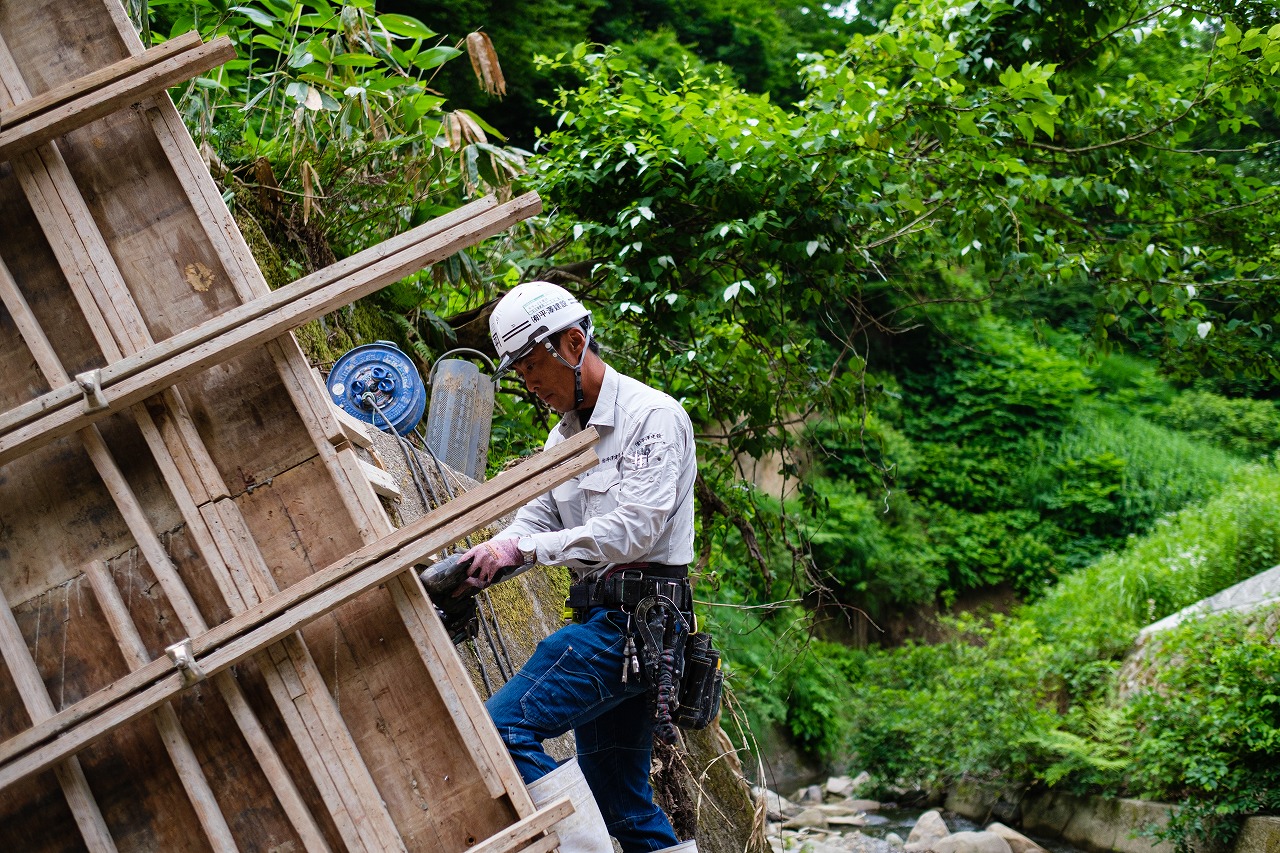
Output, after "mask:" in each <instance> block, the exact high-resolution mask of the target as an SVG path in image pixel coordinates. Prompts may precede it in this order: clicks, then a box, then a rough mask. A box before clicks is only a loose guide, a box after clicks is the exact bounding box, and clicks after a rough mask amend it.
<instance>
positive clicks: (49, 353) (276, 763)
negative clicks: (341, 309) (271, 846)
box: [0, 262, 328, 851]
mask: <svg viewBox="0 0 1280 853" xmlns="http://www.w3.org/2000/svg"><path fill="white" fill-rule="evenodd" d="M0 297H3V301H4V304H5V305H6V307H7V308H8V310H9V312H10V315H11V316H12V317H13V318H14V320H15V322H16V323H17V325H18V327H19V330H20V332H21V334H22V335H23V337H24V339H25V340H26V341H27V343H28V346H29V347H30V349H31V351H32V353H33V355H34V356H35V358H36V361H37V363H38V364H39V366H40V368H41V370H42V371H43V372H44V373H45V374H46V375H48V376H49V377H50V378H51V379H52V380H54V381H56V382H61V381H65V379H66V375H65V372H64V371H63V369H62V366H61V364H60V363H59V361H58V358H57V356H56V354H55V353H54V352H53V349H52V347H51V346H50V345H49V341H48V339H47V338H46V336H45V335H44V333H43V331H42V330H41V329H40V328H39V325H38V324H37V323H36V322H35V319H34V317H33V316H32V315H31V312H30V309H29V307H28V306H27V304H26V301H25V299H24V298H23V296H22V294H21V292H20V291H18V289H17V287H16V284H15V283H14V282H13V280H12V277H11V276H9V275H8V270H7V268H5V267H4V265H3V262H0ZM171 408H173V409H178V410H180V409H181V407H180V406H178V405H174V406H172V407H171ZM139 421H140V426H143V427H144V428H145V427H146V426H147V425H148V424H150V426H151V430H152V431H154V432H155V433H156V435H155V439H154V440H153V445H154V443H155V442H157V441H159V440H160V439H159V430H156V429H155V426H154V424H151V422H150V418H149V416H148V415H147V414H146V412H145V411H143V412H141V413H139ZM82 436H83V438H84V440H85V443H86V448H87V449H88V451H89V453H90V457H91V459H93V461H94V463H95V466H96V467H97V468H98V470H99V472H100V475H101V476H102V477H103V480H104V482H105V483H106V484H107V486H108V490H109V491H110V492H111V493H112V494H113V496H114V497H115V499H116V502H117V505H118V506H119V507H120V509H121V512H122V514H123V515H124V516H125V518H126V521H127V522H128V523H129V525H130V528H131V531H132V532H133V534H134V539H135V541H137V542H139V544H140V546H141V548H142V550H143V553H144V556H145V558H146V559H147V561H148V563H149V564H150V565H151V566H152V569H153V571H154V572H156V574H157V576H158V577H159V578H160V579H161V582H162V584H163V585H164V587H165V589H166V594H167V596H168V598H169V600H170V603H171V605H172V606H173V607H174V608H175V610H176V611H177V612H178V614H179V617H180V618H181V619H182V622H183V625H184V628H185V630H186V631H187V633H188V634H189V635H190V634H194V633H196V632H198V631H202V630H204V628H205V627H206V626H205V623H204V620H203V618H202V617H201V615H200V613H199V611H198V609H197V608H196V606H195V603H194V601H193V600H192V599H191V596H190V594H189V593H188V592H187V590H186V589H185V587H184V586H183V585H182V582H181V580H180V579H179V578H178V576H177V571H176V569H175V568H174V567H173V565H172V563H171V562H170V560H169V558H168V554H167V553H166V552H165V549H164V547H163V546H162V545H161V544H160V542H159V540H158V538H156V537H155V536H154V535H153V534H152V533H151V531H150V529H149V527H147V523H146V520H145V517H144V515H143V510H142V508H141V505H140V504H139V503H138V501H137V499H136V498H135V497H134V496H133V494H132V492H131V491H130V489H129V487H128V484H127V483H126V482H125V480H124V477H123V475H122V474H121V472H120V471H119V468H118V467H117V466H116V465H115V462H114V460H113V459H112V458H111V456H110V453H109V451H108V450H107V448H106V446H105V444H104V443H103V442H102V439H101V436H100V435H99V434H98V431H97V427H96V426H94V427H90V428H88V429H86V430H84V431H83V433H82ZM153 449H155V450H157V451H158V452H157V453H156V456H157V458H158V459H168V460H169V461H170V463H172V459H171V457H170V455H169V454H168V453H167V452H166V450H167V448H165V447H164V446H163V445H161V446H160V447H158V448H153ZM170 479H171V480H172V477H171V478H170ZM177 491H178V492H182V491H183V490H182V489H178V490H177ZM192 527H193V529H200V528H201V525H199V524H193V525H192ZM208 550H212V549H206V552H207V551H208ZM89 566H90V568H89V569H88V570H87V572H86V574H87V575H88V577H89V579H90V583H91V584H93V586H94V590H95V592H96V593H97V597H98V601H99V605H100V606H101V607H102V609H103V612H104V615H105V616H106V617H107V619H108V623H109V625H110V626H111V628H112V630H113V632H114V633H115V635H116V637H117V640H118V642H119V645H120V647H121V649H122V651H123V652H124V654H125V659H126V662H128V663H129V664H130V669H131V670H136V669H139V668H141V667H143V666H145V665H146V664H147V663H148V662H149V657H148V656H147V654H146V649H145V646H143V644H142V640H141V638H140V637H139V636H138V634H137V631H136V629H134V627H133V624H132V622H131V621H130V620H129V617H128V614H127V611H126V610H125V607H124V602H123V601H122V600H121V599H120V596H119V592H118V590H117V589H116V586H115V584H114V583H113V582H112V581H111V579H110V577H109V576H108V574H107V572H106V569H105V566H104V565H103V564H102V563H101V562H100V561H97V560H94V561H91V562H90V564H89ZM223 573H225V568H224V570H223ZM227 598H228V603H231V604H232V607H233V610H241V609H243V608H244V604H243V600H242V599H240V598H239V592H238V591H237V590H235V589H234V587H232V588H231V590H230V591H229V593H227ZM237 604H238V605H239V606H238V607H237V606H236V605H237ZM215 679H216V684H217V687H218V689H219V692H220V693H221V694H222V695H223V697H224V699H225V701H226V702H227V704H228V706H229V708H230V710H231V712H232V716H233V719H234V720H235V722H236V724H237V725H238V727H239V728H240V729H241V731H242V733H243V734H244V735H245V737H246V740H247V741H248V742H249V743H250V744H251V746H252V747H253V752H254V754H255V757H256V758H257V759H258V762H259V765H260V766H261V767H262V769H263V771H264V773H265V774H266V776H267V779H268V783H269V784H270V785H271V787H272V789H273V790H274V791H275V792H276V795H277V798H278V799H279V800H280V802H281V806H282V808H283V809H284V810H285V812H286V816H287V817H289V819H290V821H291V822H292V823H293V825H294V827H295V829H296V830H297V831H298V833H299V836H300V838H301V839H302V841H303V844H304V847H305V849H307V850H316V851H324V850H327V849H328V845H327V843H326V842H325V841H324V838H323V835H322V834H321V833H320V831H319V828H318V827H317V826H316V824H315V819H314V818H313V817H312V816H311V814H310V812H309V811H308V810H307V809H306V807H305V804H303V802H302V800H301V797H300V795H299V793H298V791H297V788H296V786H295V785H294V784H293V781H292V778H291V777H290V776H289V775H288V773H287V771H286V770H285V768H284V765H283V763H282V762H281V761H280V758H279V755H278V753H277V752H276V750H275V747H274V745H273V744H271V742H270V740H269V739H268V738H267V737H266V734H265V732H264V731H263V729H262V726H261V723H260V722H259V721H258V720H257V718H256V716H254V715H253V713H252V711H251V710H250V709H249V706H248V703H247V702H246V701H245V698H244V695H243V692H242V691H241V690H240V687H239V684H238V683H237V682H236V681H235V680H234V679H233V678H231V677H230V676H229V675H228V674H227V673H220V674H219V675H218V676H216V677H215ZM52 713H53V709H52V706H51V707H50V708H49V713H48V715H52ZM154 713H155V714H156V716H157V720H156V722H157V726H158V728H159V729H160V734H161V738H162V740H163V741H164V743H165V744H166V746H167V747H168V749H169V751H170V755H171V757H172V759H173V761H174V766H175V768H176V769H177V771H178V774H179V778H181V779H182V780H183V782H184V784H185V786H186V788H187V791H188V793H189V795H190V798H191V801H192V805H193V806H194V807H195V810H196V814H197V817H198V818H199V819H200V821H201V823H202V824H203V825H204V826H205V828H206V832H207V834H208V835H209V838H210V840H211V842H212V843H213V844H214V847H215V849H219V850H234V849H236V846H235V843H234V841H233V840H232V838H231V834H230V829H229V827H228V826H227V824H226V821H225V819H224V818H223V817H222V814H221V812H220V811H218V809H217V804H216V801H215V800H214V799H213V794H212V791H211V790H209V787H208V782H207V780H206V779H205V777H204V775H203V773H202V772H201V771H200V768H199V762H198V761H197V760H196V759H195V756H194V751H193V750H192V747H191V744H190V742H189V741H188V740H187V739H186V737H185V734H184V733H183V732H182V730H181V727H180V726H179V725H178V723H177V717H176V715H175V714H174V711H173V709H172V707H171V706H170V705H168V704H164V705H161V706H160V707H159V708H157V709H156V711H155V712H154ZM48 715H46V716H48Z"/></svg>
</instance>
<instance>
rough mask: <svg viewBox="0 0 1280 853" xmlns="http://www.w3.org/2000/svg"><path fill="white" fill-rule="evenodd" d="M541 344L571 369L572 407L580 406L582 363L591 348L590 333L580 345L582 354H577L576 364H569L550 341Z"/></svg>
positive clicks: (575, 409) (576, 408) (579, 407)
mask: <svg viewBox="0 0 1280 853" xmlns="http://www.w3.org/2000/svg"><path fill="white" fill-rule="evenodd" d="M542 344H543V346H545V347H546V348H547V352H549V353H551V354H552V355H553V356H555V359H556V361H558V362H560V363H561V364H563V365H564V366H565V367H567V368H569V369H570V370H572V371H573V408H574V411H577V410H578V409H581V408H582V401H583V398H584V395H583V393H582V365H583V363H584V362H585V361H586V360H587V352H588V351H589V350H590V349H591V335H587V340H586V342H585V343H583V345H582V355H580V356H578V363H577V364H570V363H569V362H568V361H567V360H566V359H565V357H564V356H562V355H561V354H560V353H559V352H557V351H556V348H555V347H553V346H552V345H551V341H543V342H542Z"/></svg>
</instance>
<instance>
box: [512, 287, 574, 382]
mask: <svg viewBox="0 0 1280 853" xmlns="http://www.w3.org/2000/svg"><path fill="white" fill-rule="evenodd" d="M583 319H586V321H587V322H586V324H585V325H584V326H583V331H584V332H586V334H587V337H588V339H590V337H591V333H592V327H591V312H590V311H588V310H587V308H586V306H584V305H583V304H582V303H581V302H579V301H578V298H577V297H576V296H574V295H573V294H572V293H570V292H569V291H567V290H565V289H564V288H563V287H560V286H559V285H557V284H552V283H551V282H549V281H527V282H525V283H524V284H518V285H516V286H515V287H514V288H512V289H511V292H510V293H508V294H507V295H506V296H504V297H502V299H501V300H499V301H498V304H497V305H495V306H494V308H493V313H492V314H490V315H489V336H490V337H491V338H492V339H493V348H494V349H495V350H497V352H498V369H497V370H496V371H495V373H496V374H497V375H498V376H501V375H502V374H504V373H506V372H507V371H508V370H509V369H510V368H511V365H512V364H514V363H515V362H517V361H519V360H520V359H522V358H524V357H525V356H526V355H528V354H529V353H530V351H532V350H533V348H534V347H535V346H537V345H538V344H540V343H542V342H543V341H545V340H546V339H547V338H549V337H551V336H552V335H554V334H555V333H556V332H562V331H564V330H565V329H567V328H569V327H570V326H573V325H575V324H576V323H579V322H580V321H582V320H583ZM572 366H573V365H570V367H572Z"/></svg>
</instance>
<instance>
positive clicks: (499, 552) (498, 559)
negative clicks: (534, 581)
mask: <svg viewBox="0 0 1280 853" xmlns="http://www.w3.org/2000/svg"><path fill="white" fill-rule="evenodd" d="M518 541H519V540H517V539H516V538H515V537H512V538H510V539H498V540H497V541H494V540H492V539H490V540H489V541H488V542H481V543H480V544H479V545H477V546H475V547H474V548H472V549H471V550H470V551H468V552H467V553H465V554H463V555H462V562H464V563H465V562H467V561H468V560H470V561H471V568H470V569H468V570H467V579H466V580H464V581H463V582H462V583H461V584H460V585H459V586H458V588H457V589H456V590H454V593H453V595H454V597H455V598H457V597H459V596H463V595H474V594H475V593H477V592H479V591H480V590H482V589H484V588H485V587H487V586H489V585H490V584H492V583H494V582H495V581H496V580H500V578H499V574H500V573H502V570H503V569H510V568H513V567H515V566H520V565H523V564H524V557H522V556H520V548H519V547H518V546H517V544H516V543H517V542H518Z"/></svg>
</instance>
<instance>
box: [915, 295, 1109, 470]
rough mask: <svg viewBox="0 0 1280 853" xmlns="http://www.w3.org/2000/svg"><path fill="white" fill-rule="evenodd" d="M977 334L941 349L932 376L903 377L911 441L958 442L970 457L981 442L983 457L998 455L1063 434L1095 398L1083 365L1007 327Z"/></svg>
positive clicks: (985, 326)
mask: <svg viewBox="0 0 1280 853" xmlns="http://www.w3.org/2000/svg"><path fill="white" fill-rule="evenodd" d="M972 334H973V338H972V339H971V340H968V341H959V342H950V343H947V344H945V345H943V346H940V347H939V348H938V350H937V352H936V354H935V359H936V360H935V361H934V362H933V363H932V364H931V365H930V367H931V370H930V371H929V372H928V373H924V372H914V371H913V372H906V373H904V375H903V388H904V391H905V392H906V396H905V399H904V402H905V403H906V404H907V407H908V408H909V409H911V410H913V412H912V416H911V417H909V418H908V420H907V427H908V433H909V434H910V435H911V436H912V437H914V438H917V439H924V440H928V441H934V442H945V441H951V442H955V443H957V444H960V445H963V446H964V447H965V448H966V449H967V450H969V451H970V452H972V451H973V449H974V448H973V447H972V445H973V443H975V442H976V443H977V445H978V446H980V447H982V448H984V449H986V450H987V453H986V454H984V455H996V454H997V453H999V452H1001V451H1002V450H1004V449H1006V448H1011V447H1017V446H1019V445H1021V444H1022V443H1023V442H1024V441H1025V440H1026V438H1027V436H1028V434H1030V433H1034V432H1038V431H1048V432H1057V431H1058V430H1060V429H1061V428H1062V427H1063V426H1064V425H1065V424H1066V422H1067V419H1068V417H1069V416H1070V413H1071V411H1072V410H1073V409H1074V407H1075V405H1076V403H1077V401H1078V400H1079V399H1080V397H1081V396H1082V395H1086V394H1088V393H1089V392H1090V391H1092V390H1093V383H1092V382H1091V381H1090V380H1089V378H1088V377H1086V376H1085V374H1084V372H1083V370H1081V366H1080V364H1079V362H1078V361H1077V360H1075V359H1071V358H1068V357H1066V356H1063V355H1061V354H1060V353H1058V352H1057V351H1056V350H1054V349H1052V348H1050V347H1047V346H1043V345H1040V344H1037V343H1035V341H1034V340H1032V338H1031V336H1030V335H1029V334H1027V333H1026V332H1022V331H1020V330H1017V329H1015V328H1013V327H1012V326H1010V325H1008V324H1006V323H1004V322H1003V321H999V320H995V319H987V320H984V321H980V322H978V323H976V324H974V326H973V329H972Z"/></svg>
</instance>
